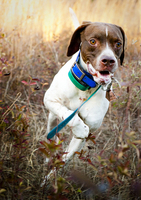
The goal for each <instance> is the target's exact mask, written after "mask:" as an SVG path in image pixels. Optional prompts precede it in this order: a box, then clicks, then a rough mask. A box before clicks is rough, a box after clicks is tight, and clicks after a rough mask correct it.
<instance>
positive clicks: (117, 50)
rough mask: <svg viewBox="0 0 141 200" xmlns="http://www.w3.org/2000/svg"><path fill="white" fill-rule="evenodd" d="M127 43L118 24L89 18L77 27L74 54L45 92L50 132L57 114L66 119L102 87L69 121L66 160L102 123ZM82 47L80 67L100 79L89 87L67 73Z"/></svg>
mask: <svg viewBox="0 0 141 200" xmlns="http://www.w3.org/2000/svg"><path fill="white" fill-rule="evenodd" d="M124 47H125V33H124V31H123V29H122V28H121V27H119V26H117V25H113V24H108V23H99V22H94V23H92V22H89V21H86V22H83V23H82V25H80V26H79V27H78V28H77V29H76V30H75V31H74V33H73V35H72V38H71V41H70V45H69V47H68V52H67V55H68V56H72V55H73V56H72V58H71V59H70V60H69V61H68V62H67V63H66V64H65V65H64V66H63V67H62V68H61V69H60V70H59V72H58V73H57V74H56V76H55V77H54V79H53V81H52V84H51V85H50V88H49V89H48V90H47V91H46V93H45V96H44V104H45V107H46V108H47V109H48V110H49V111H50V113H49V117H48V127H47V132H49V131H50V130H51V129H52V128H53V127H54V126H55V125H56V119H57V118H58V119H59V120H61V121H62V120H64V119H66V118H67V117H68V116H69V115H70V114H71V113H72V112H73V111H74V110H75V109H76V108H78V107H79V106H80V105H81V104H82V102H83V101H84V100H85V99H87V98H88V97H89V96H90V95H91V94H92V93H93V92H94V91H95V90H96V89H97V87H98V86H99V85H102V87H101V88H100V89H99V90H98V92H97V93H96V94H95V95H94V96H93V97H92V98H91V99H90V100H89V101H88V102H87V103H86V104H85V105H83V107H82V108H81V109H80V111H79V113H78V114H76V115H75V116H74V118H73V119H72V120H71V121H70V122H69V123H68V125H69V126H70V127H71V130H72V133H73V137H72V140H71V142H70V144H69V146H68V148H67V149H66V152H67V154H65V156H64V161H65V162H68V161H69V160H70V159H71V157H72V156H73V155H74V153H75V152H76V151H80V150H81V148H82V147H83V145H84V144H85V140H86V138H87V137H88V135H89V133H90V132H93V131H94V130H96V129H98V128H99V127H100V126H101V124H102V121H103V118H104V116H105V114H106V112H107V110H108V106H109V101H108V100H107V98H106V91H105V88H107V87H108V85H109V84H110V83H111V81H112V77H113V76H114V72H115V70H116V69H117V68H118V67H119V65H122V63H123V59H124ZM79 51H80V57H79V65H80V67H81V69H82V70H83V69H84V70H85V71H87V72H88V73H89V74H91V75H92V76H93V79H94V80H95V82H96V83H97V86H96V87H95V88H89V89H88V90H86V91H82V90H80V89H79V88H77V87H76V86H75V84H73V82H72V81H71V80H70V78H69V76H68V72H69V71H70V69H71V68H72V66H73V65H74V63H75V61H76V59H77V56H78V53H79Z"/></svg>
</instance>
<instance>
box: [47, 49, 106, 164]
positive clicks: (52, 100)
mask: <svg viewBox="0 0 141 200" xmlns="http://www.w3.org/2000/svg"><path fill="white" fill-rule="evenodd" d="M77 54H78V52H77V53H76V54H75V55H74V56H73V57H72V58H71V59H70V60H69V61H68V62H67V63H66V64H65V65H64V66H63V67H62V68H61V69H60V71H59V72H58V73H57V74H56V76H55V77H54V79H53V82H52V84H51V85H50V88H49V89H48V90H47V91H46V93H45V96H44V104H45V106H46V108H47V109H48V110H49V111H50V115H49V122H48V126H50V123H51V121H50V120H52V119H55V117H58V118H59V119H60V120H61V121H62V120H64V119H66V118H67V117H68V116H69V115H70V114H71V113H72V112H73V111H74V110H75V109H76V108H78V107H79V106H80V105H81V104H82V102H83V101H84V100H85V99H87V98H88V97H89V96H90V95H91V94H92V93H93V92H94V91H95V90H96V88H91V89H90V90H87V91H81V90H79V89H78V88H77V87H76V86H75V85H74V84H73V83H72V82H71V80H70V79H69V77H68V72H69V70H70V68H71V67H72V65H73V63H74V62H75V60H76V57H77ZM108 106H109V102H108V100H107V99H106V98H105V91H103V90H102V89H100V90H99V91H98V92H97V93H96V94H95V95H94V96H93V97H92V98H91V99H90V100H89V101H88V102H87V103H86V104H85V105H84V106H83V107H82V108H81V109H80V111H79V114H76V115H75V116H74V118H73V119H72V120H71V121H70V122H69V123H68V125H69V126H70V127H71V129H72V132H73V135H74V137H75V140H76V141H77V139H78V138H79V139H78V140H79V141H81V142H82V141H83V140H84V138H87V137H88V135H89V132H90V131H91V132H92V131H94V130H96V129H97V128H99V127H100V126H101V123H102V121H103V118H104V116H105V114H106V112H107V109H108ZM50 116H51V117H50ZM48 131H49V129H48ZM76 143H77V142H76ZM78 143H80V142H78ZM78 143H77V145H76V146H77V147H78V148H77V147H76V146H75V145H73V148H70V147H69V148H68V149H69V153H68V154H67V159H70V158H69V156H68V155H70V157H71V156H72V155H73V153H71V152H74V149H76V150H77V151H79V147H80V144H79V145H78ZM67 152H68V151H67ZM65 160H66V159H65ZM66 161H67V160H66Z"/></svg>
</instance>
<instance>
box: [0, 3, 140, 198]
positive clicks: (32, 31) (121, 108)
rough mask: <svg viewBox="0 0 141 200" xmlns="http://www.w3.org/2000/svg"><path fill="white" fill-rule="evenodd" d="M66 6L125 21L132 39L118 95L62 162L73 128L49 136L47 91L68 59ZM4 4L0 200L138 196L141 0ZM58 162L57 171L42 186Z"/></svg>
mask: <svg viewBox="0 0 141 200" xmlns="http://www.w3.org/2000/svg"><path fill="white" fill-rule="evenodd" d="M69 7H72V8H73V9H74V11H75V13H76V15H77V16H78V19H79V21H80V23H81V22H82V21H83V20H90V21H104V22H108V23H114V24H117V25H120V26H122V27H123V29H124V30H125V33H126V36H127V41H128V43H127V49H126V55H125V61H124V64H123V66H121V67H120V68H119V69H118V72H117V73H116V77H117V79H118V80H119V82H120V84H121V88H120V87H119V86H118V84H116V83H114V91H115V94H116V95H117V96H118V98H117V99H116V100H114V101H112V102H111V103H110V107H109V110H108V113H107V115H106V117H105V119H104V121H103V124H102V126H101V128H100V129H99V130H97V131H96V132H94V133H93V134H92V135H90V137H89V138H88V142H87V145H86V146H85V148H84V150H83V151H82V152H81V153H80V154H78V152H76V156H75V157H74V159H73V160H72V162H71V163H70V165H69V166H67V167H64V166H63V164H64V163H63V162H62V159H61V157H62V154H63V146H65V145H66V144H67V143H68V141H69V140H70V138H71V133H70V135H68V134H64V132H70V130H69V128H66V130H64V131H63V132H62V133H60V134H59V137H60V141H61V142H60V145H58V146H56V145H55V144H54V143H53V142H50V143H46V141H45V139H46V126H47V117H48V111H47V110H46V109H45V107H44V105H43V96H44V93H45V91H46V90H47V88H48V87H49V85H50V83H51V81H52V78H53V76H54V75H55V74H56V73H57V71H58V70H59V69H60V68H61V67H62V66H63V64H64V63H65V62H66V61H67V60H68V59H69V58H67V56H66V51H67V46H68V44H69V40H70V37H71V35H72V33H73V31H74V27H73V24H72V21H71V17H70V14H69ZM0 9H1V17H0V87H1V88H0V113H1V115H0V199H2V200H17V199H18V200H25V199H30V200H43V199H52V200H58V199H59V200H60V199H61V200H66V199H69V200H91V199H93V200H101V199H102V200H137V199H141V189H140V188H141V139H140V138H141V92H140V91H141V52H140V48H141V11H140V10H141V2H140V1H135V0H130V1H129V0H122V1H121V0H102V1H98V0H88V1H85V2H84V1H82V0H76V1H75V0H58V1H57V0H40V1H39V0H36V1H33V0H28V1H26V0H19V1H18V0H9V1H7V0H3V1H2V0H1V2H0ZM94 136H95V137H94ZM55 152H57V153H55ZM45 157H49V158H50V161H49V163H48V165H47V164H45V163H44V159H45ZM54 166H55V167H56V168H57V174H54V177H53V179H52V180H51V181H50V182H49V181H47V182H46V184H45V186H44V187H42V188H41V187H40V184H41V182H42V181H43V178H44V176H45V175H46V174H48V172H49V171H50V169H51V168H53V167H54Z"/></svg>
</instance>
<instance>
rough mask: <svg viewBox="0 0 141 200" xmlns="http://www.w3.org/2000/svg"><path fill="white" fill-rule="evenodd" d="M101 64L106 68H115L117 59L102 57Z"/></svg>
mask: <svg viewBox="0 0 141 200" xmlns="http://www.w3.org/2000/svg"><path fill="white" fill-rule="evenodd" d="M100 62H101V64H102V66H106V67H113V66H114V64H115V62H116V61H115V59H114V58H113V57H111V56H102V58H101V61H100Z"/></svg>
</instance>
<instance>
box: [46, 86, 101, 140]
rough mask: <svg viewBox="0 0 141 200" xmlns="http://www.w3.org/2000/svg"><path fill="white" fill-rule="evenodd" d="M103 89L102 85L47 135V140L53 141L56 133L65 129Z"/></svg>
mask: <svg viewBox="0 0 141 200" xmlns="http://www.w3.org/2000/svg"><path fill="white" fill-rule="evenodd" d="M100 88H101V85H100V86H99V87H98V88H97V89H96V90H95V91H94V92H93V93H92V94H91V95H90V96H89V98H88V99H87V100H86V101H84V102H83V103H82V104H81V105H80V106H79V107H78V108H77V109H76V110H75V111H74V112H73V113H72V114H71V115H70V116H68V117H67V118H66V119H65V120H64V121H62V122H61V123H60V124H58V125H57V126H56V127H54V128H53V129H52V130H51V131H50V132H49V133H48V135H47V139H51V138H53V137H54V136H55V134H56V133H58V132H59V131H60V130H62V128H64V127H65V126H66V125H67V124H68V123H69V121H70V120H71V119H72V118H73V117H74V116H75V114H76V113H77V112H78V111H79V110H80V108H81V107H82V106H83V105H84V104H85V103H86V102H87V101H88V100H89V99H91V98H92V96H94V95H95V93H96V92H97V91H98V90H99V89H100Z"/></svg>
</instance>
